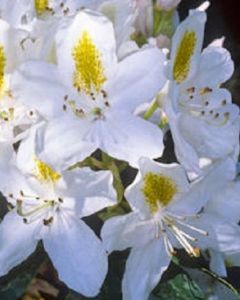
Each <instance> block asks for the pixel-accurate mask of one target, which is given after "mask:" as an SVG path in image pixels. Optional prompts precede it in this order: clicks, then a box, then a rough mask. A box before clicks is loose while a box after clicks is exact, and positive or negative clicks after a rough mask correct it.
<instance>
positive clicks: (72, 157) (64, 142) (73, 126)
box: [39, 116, 97, 170]
mask: <svg viewBox="0 0 240 300" xmlns="http://www.w3.org/2000/svg"><path fill="white" fill-rule="evenodd" d="M90 128H91V123H90V122H89V121H87V120H83V119H82V120H78V119H77V120H74V119H72V118H68V117H67V116H66V117H65V116H63V117H60V118H55V119H53V120H52V121H51V122H49V123H48V125H47V127H46V131H45V134H44V140H43V145H44V147H43V150H42V152H41V153H39V159H41V160H43V161H44V162H46V163H47V164H49V165H52V166H54V167H55V169H56V170H64V169H67V168H68V167H69V166H71V165H73V164H75V163H77V162H79V161H81V160H83V159H85V158H86V157H87V156H89V155H90V154H91V153H92V152H94V151H95V150H96V149H97V146H96V145H95V144H94V143H91V142H89V141H87V140H85V136H86V135H87V133H88V132H89V130H90Z"/></svg>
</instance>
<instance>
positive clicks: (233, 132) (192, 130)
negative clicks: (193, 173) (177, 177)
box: [178, 106, 239, 160]
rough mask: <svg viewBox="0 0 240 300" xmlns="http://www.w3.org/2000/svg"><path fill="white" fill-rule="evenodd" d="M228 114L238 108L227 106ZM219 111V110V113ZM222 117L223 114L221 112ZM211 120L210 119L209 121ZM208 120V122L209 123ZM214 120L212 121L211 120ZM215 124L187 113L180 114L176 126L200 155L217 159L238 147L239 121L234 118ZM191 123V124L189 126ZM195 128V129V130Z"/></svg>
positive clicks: (231, 153)
mask: <svg viewBox="0 0 240 300" xmlns="http://www.w3.org/2000/svg"><path fill="white" fill-rule="evenodd" d="M227 111H229V113H230V115H231V113H232V114H233V115H236V114H237V111H238V108H237V107H236V113H235V107H233V106H232V107H229V108H227ZM220 113H221V112H219V114H220ZM222 117H223V118H225V117H224V115H223V114H222ZM220 118H221V116H220ZM210 122H211V121H210ZM210 122H209V123H210ZM213 122H214V121H213ZM219 122H220V125H218V124H217V123H216V125H215V124H214V123H213V124H211V123H210V124H209V123H208V122H206V121H205V120H202V119H200V118H199V117H194V116H191V115H189V114H185V113H184V114H182V115H181V117H180V119H179V121H178V127H179V131H181V134H182V138H183V139H184V140H185V142H187V143H188V144H189V145H191V146H192V147H193V148H194V150H195V151H196V153H197V154H198V156H199V158H200V157H205V158H210V159H214V160H215V159H219V158H224V157H226V156H227V155H233V156H234V152H235V148H236V147H238V144H239V140H238V135H239V121H238V119H236V118H235V122H234V121H233V122H230V121H229V122H227V123H226V124H224V123H223V124H221V122H224V121H221V120H220V121H219ZM189 124H191V126H189ZM196 128H197V131H196Z"/></svg>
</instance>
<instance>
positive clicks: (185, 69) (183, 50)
mask: <svg viewBox="0 0 240 300" xmlns="http://www.w3.org/2000/svg"><path fill="white" fill-rule="evenodd" d="M196 43H197V38H196V33H195V32H194V31H186V32H185V34H184V35H183V38H182V40H181V42H180V44H179V46H178V49H177V53H176V57H175V61H174V65H173V78H174V80H175V81H176V82H177V83H178V84H179V83H182V82H183V81H184V80H186V78H187V76H188V73H189V71H190V63H191V58H192V56H193V54H194V51H195V48H196Z"/></svg>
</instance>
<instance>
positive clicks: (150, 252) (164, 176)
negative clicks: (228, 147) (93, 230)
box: [101, 159, 238, 300]
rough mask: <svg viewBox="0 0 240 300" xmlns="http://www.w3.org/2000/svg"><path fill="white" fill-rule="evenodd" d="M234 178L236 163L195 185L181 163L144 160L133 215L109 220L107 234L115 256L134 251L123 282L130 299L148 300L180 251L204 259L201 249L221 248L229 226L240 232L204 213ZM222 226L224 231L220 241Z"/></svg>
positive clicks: (132, 197)
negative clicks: (219, 245) (206, 206)
mask: <svg viewBox="0 0 240 300" xmlns="http://www.w3.org/2000/svg"><path fill="white" fill-rule="evenodd" d="M234 177H235V168H234V163H233V162H232V161H231V160H227V161H223V162H221V163H220V164H219V165H217V166H215V167H214V168H212V169H210V170H209V173H208V175H206V176H205V177H204V178H203V179H202V180H199V181H197V182H195V183H192V184H189V183H188V180H187V177H186V174H185V171H184V169H183V168H182V167H181V166H180V165H177V164H170V165H164V164H160V163H156V162H153V161H151V160H149V159H141V161H140V170H139V174H138V176H137V177H136V179H135V181H134V182H133V183H132V184H131V185H130V186H129V187H128V188H127V190H126V193H125V196H126V199H127V200H128V202H129V204H130V206H131V208H132V210H133V212H131V213H129V214H127V215H125V216H119V217H114V218H112V219H110V220H108V221H106V222H105V224H104V226H103V229H102V233H101V236H102V238H103V242H104V244H105V247H106V249H107V250H108V251H109V252H112V251H114V250H123V249H126V248H128V247H132V250H131V252H130V255H129V257H128V260H127V263H126V268H125V273H124V278H123V283H122V289H123V299H124V300H130V299H139V300H140V299H142V300H143V299H148V296H149V294H150V292H151V290H152V289H153V288H154V287H155V286H156V285H157V283H158V282H159V280H160V278H161V276H162V274H163V272H164V271H165V270H166V269H167V268H168V265H169V264H170V261H171V256H172V255H174V254H175V248H180V247H181V248H184V249H185V250H186V252H187V253H188V254H189V255H190V256H195V257H198V256H199V255H200V249H206V248H210V247H212V248H213V249H216V248H217V249H218V239H224V238H225V234H226V231H227V230H229V228H231V229H232V227H233V228H234V229H236V231H237V229H238V228H235V227H234V226H233V225H232V224H229V225H228V224H225V223H226V222H224V221H222V218H221V217H218V216H215V215H214V214H210V213H209V214H208V215H205V213H204V211H203V210H202V209H203V207H204V206H205V205H206V203H207V202H208V200H209V199H211V198H212V197H214V195H215V193H216V191H217V190H218V189H219V187H221V186H223V185H226V184H227V183H228V182H229V181H231V180H233V179H234ZM223 224H224V226H222V225H223ZM235 226H236V225H235ZM218 227H221V228H222V227H223V228H224V231H223V232H221V233H219V235H220V236H219V237H216V230H217V229H216V228H218ZM236 227H237V226H236ZM221 235H222V236H221Z"/></svg>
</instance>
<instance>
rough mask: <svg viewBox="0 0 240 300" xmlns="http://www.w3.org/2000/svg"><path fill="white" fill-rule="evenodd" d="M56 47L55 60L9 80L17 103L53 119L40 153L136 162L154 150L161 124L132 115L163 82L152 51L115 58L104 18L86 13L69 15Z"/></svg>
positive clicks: (160, 60)
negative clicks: (98, 154) (99, 153)
mask: <svg viewBox="0 0 240 300" xmlns="http://www.w3.org/2000/svg"><path fill="white" fill-rule="evenodd" d="M64 25H65V24H64ZM56 46H57V66H55V65H50V64H44V63H42V62H41V63H38V62H28V63H26V64H23V65H22V66H21V67H20V69H19V71H18V72H17V73H16V74H15V76H14V79H13V89H14V95H15V96H16V97H17V99H18V100H19V101H20V102H22V103H24V104H25V105H29V106H30V107H35V108H36V109H37V110H38V111H39V113H40V114H41V115H42V116H43V117H45V118H46V119H50V118H51V117H52V118H53V119H52V121H51V122H49V124H48V126H47V128H46V133H45V136H44V142H45V143H46V148H47V150H48V153H52V154H53V153H57V157H56V156H54V154H53V155H52V154H51V158H53V159H54V157H56V160H57V162H56V163H58V162H59V161H60V162H61V161H63V164H65V165H69V164H70V163H71V164H72V163H76V162H77V161H79V160H82V159H83V158H85V157H86V156H88V155H90V154H91V153H92V152H93V151H94V150H96V149H98V148H100V149H101V150H103V151H105V152H106V153H108V154H109V155H111V156H113V157H115V158H118V159H122V160H126V161H128V162H129V163H130V164H131V165H133V166H136V165H137V162H138V159H139V157H141V156H149V157H152V158H156V157H159V156H161V154H162V150H163V143H162V132H161V130H160V129H159V128H158V127H157V126H155V125H153V124H151V123H149V122H147V121H144V120H142V119H141V118H139V117H136V116H134V114H133V111H134V109H135V108H136V107H137V106H138V105H139V104H140V103H142V102H145V101H150V100H152V99H153V97H154V96H156V93H157V91H158V90H159V89H160V88H161V87H162V86H163V84H164V83H165V77H164V74H163V64H164V55H163V54H162V53H161V52H160V50H158V49H155V48H152V47H149V48H146V49H142V50H139V51H138V52H135V53H133V54H131V55H129V56H127V57H126V58H125V59H123V60H122V61H120V62H118V61H117V57H116V43H115V38H114V32H113V28H112V25H111V23H109V21H108V20H107V19H106V18H105V17H104V16H102V15H99V14H97V13H94V12H91V11H81V12H79V13H78V15H77V16H76V17H75V18H74V19H71V20H70V21H69V22H68V24H67V26H64V27H63V28H62V29H61V30H60V31H59V32H58V35H57V38H56ZM30 82H31V84H29V83H30ZM60 132H61V133H60ZM59 134H61V139H59ZM143 145H144V146H143ZM54 165H55V163H54Z"/></svg>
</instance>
